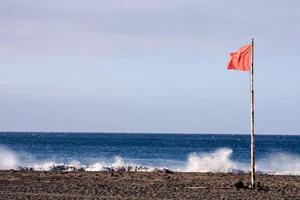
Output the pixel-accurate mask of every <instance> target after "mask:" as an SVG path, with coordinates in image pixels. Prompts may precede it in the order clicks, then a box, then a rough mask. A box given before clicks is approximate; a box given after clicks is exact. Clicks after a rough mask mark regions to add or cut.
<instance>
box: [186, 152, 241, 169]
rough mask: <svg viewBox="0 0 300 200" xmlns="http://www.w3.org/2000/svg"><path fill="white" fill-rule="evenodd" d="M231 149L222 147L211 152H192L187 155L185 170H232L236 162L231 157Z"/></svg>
mask: <svg viewBox="0 0 300 200" xmlns="http://www.w3.org/2000/svg"><path fill="white" fill-rule="evenodd" d="M231 154H232V149H229V148H222V149H218V150H216V151H214V152H212V153H201V154H196V153H193V154H191V155H189V157H188V161H187V164H186V167H185V170H184V171H186V172H224V173H228V172H232V171H233V170H234V169H235V168H236V163H235V162H233V161H232V160H231V159H230V158H231Z"/></svg>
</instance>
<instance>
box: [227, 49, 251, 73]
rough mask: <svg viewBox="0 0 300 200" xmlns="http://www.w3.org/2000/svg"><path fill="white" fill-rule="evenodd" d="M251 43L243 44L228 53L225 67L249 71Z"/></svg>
mask: <svg viewBox="0 0 300 200" xmlns="http://www.w3.org/2000/svg"><path fill="white" fill-rule="evenodd" d="M251 56H252V45H251V44H249V45H245V46H243V47H241V48H240V49H239V50H238V51H236V52H232V53H230V60H229V62H228V64H227V69H232V70H239V71H250V69H251Z"/></svg>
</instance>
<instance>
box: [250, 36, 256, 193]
mask: <svg viewBox="0 0 300 200" xmlns="http://www.w3.org/2000/svg"><path fill="white" fill-rule="evenodd" d="M251 48H252V55H251V70H250V104H251V106H250V113H251V122H250V124H251V128H250V131H251V186H252V188H254V186H255V144H254V84H253V83H254V69H253V67H254V39H253V38H252V45H251Z"/></svg>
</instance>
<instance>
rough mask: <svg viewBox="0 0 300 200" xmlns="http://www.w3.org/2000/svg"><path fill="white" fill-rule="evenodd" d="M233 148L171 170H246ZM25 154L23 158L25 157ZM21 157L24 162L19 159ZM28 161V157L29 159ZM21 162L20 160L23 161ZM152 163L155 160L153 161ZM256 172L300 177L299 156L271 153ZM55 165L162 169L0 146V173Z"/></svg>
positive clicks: (259, 162) (195, 157) (199, 156)
mask: <svg viewBox="0 0 300 200" xmlns="http://www.w3.org/2000/svg"><path fill="white" fill-rule="evenodd" d="M232 153H233V151H232V149H229V148H221V149H217V150H216V151H213V152H208V153H192V154H190V155H189V156H188V159H187V161H186V162H185V165H184V167H181V168H177V170H175V169H176V166H177V167H179V166H182V164H180V165H176V164H175V165H172V167H171V168H170V169H171V170H175V171H184V172H224V173H228V172H235V171H244V172H248V171H249V168H250V167H249V165H250V164H249V163H240V162H236V161H233V160H232V159H231V156H232ZM23 154H24V155H27V156H25V157H24V155H23ZM22 158H23V159H22ZM29 158H31V156H29ZM22 160H23V161H22ZM154 163H155V161H154ZM256 163H257V167H256V169H257V171H261V172H263V173H268V174H277V175H300V155H294V154H288V153H273V154H270V155H269V156H267V157H264V158H261V159H259V160H257V162H256ZM57 166H64V170H69V171H71V170H79V169H83V170H85V171H106V170H109V169H110V170H116V171H118V170H121V171H122V170H126V171H144V172H151V171H155V170H157V169H163V168H164V167H162V166H156V165H153V166H152V167H148V166H144V167H143V166H141V165H139V164H137V163H134V162H129V161H128V160H126V161H125V160H124V159H123V158H122V157H120V156H116V157H114V158H113V159H112V161H110V162H107V161H96V162H93V163H89V164H87V165H83V164H82V163H80V161H76V160H74V161H72V162H69V163H61V162H56V161H55V160H45V161H40V160H39V161H37V160H34V159H32V160H31V159H30V161H28V154H26V153H23V152H22V153H21V154H20V156H18V155H17V153H15V152H14V151H12V150H10V149H9V148H7V147H4V146H1V145H0V170H9V169H20V167H21V168H32V169H33V170H35V171H51V170H52V169H53V168H55V167H57Z"/></svg>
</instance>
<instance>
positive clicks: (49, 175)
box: [0, 171, 300, 200]
mask: <svg viewBox="0 0 300 200" xmlns="http://www.w3.org/2000/svg"><path fill="white" fill-rule="evenodd" d="M257 178H258V180H259V181H260V182H263V183H264V189H263V190H256V189H254V190H252V189H240V190H237V189H236V187H234V184H235V183H236V182H237V181H238V180H242V181H244V182H246V181H248V179H249V174H222V173H157V172H151V173H150V172H148V173H147V172H146V173H142V172H126V173H108V172H107V173H105V172H56V173H55V172H30V171H27V172H21V171H0V199H5V200H10V199H14V200H15V199H16V200H17V199H124V200H127V199H128V200H143V199H147V200H152V199H180V200H184V199H252V200H254V199H255V200H256V199H264V200H266V199H300V176H274V175H259V176H258V177H257Z"/></svg>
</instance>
